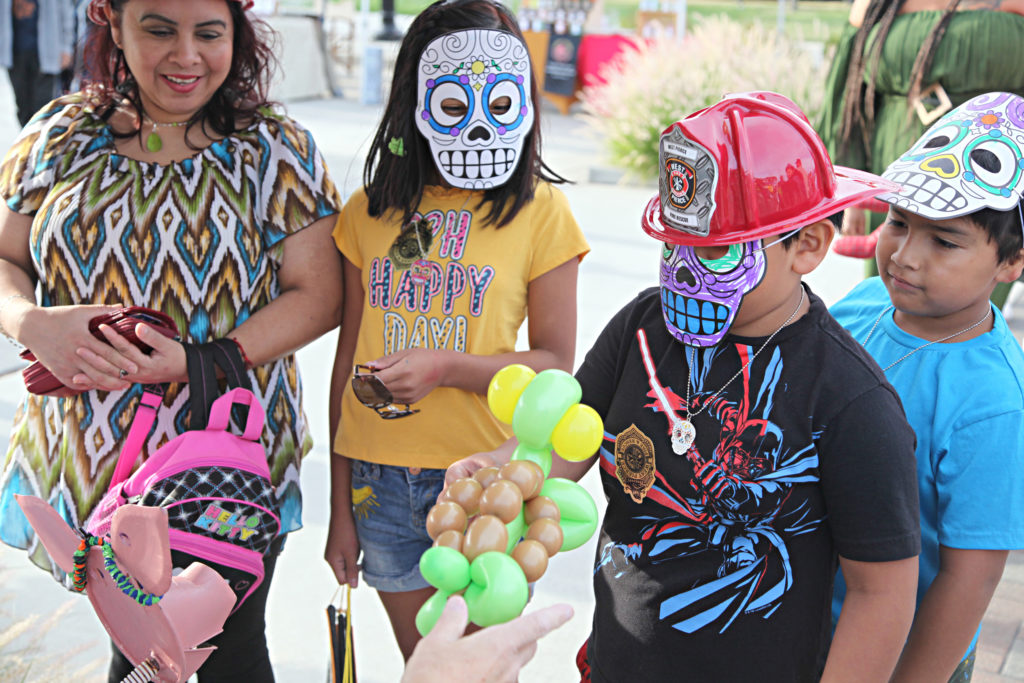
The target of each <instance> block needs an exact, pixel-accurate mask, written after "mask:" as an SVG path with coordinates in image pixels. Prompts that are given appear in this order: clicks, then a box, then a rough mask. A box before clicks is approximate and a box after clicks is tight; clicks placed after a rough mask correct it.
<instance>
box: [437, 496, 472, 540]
mask: <svg viewBox="0 0 1024 683" xmlns="http://www.w3.org/2000/svg"><path fill="white" fill-rule="evenodd" d="M466 520H467V517H466V511H465V510H463V509H462V507H461V506H460V505H459V504H458V503H453V502H451V501H447V502H444V503H438V504H437V505H435V506H434V507H432V508H430V512H428V513H427V535H429V536H430V538H432V539H434V540H437V537H438V535H439V534H440V533H441V532H442V531H448V530H450V529H451V530H454V531H458V532H459V533H460V534H461V533H462V532H463V531H465V530H466Z"/></svg>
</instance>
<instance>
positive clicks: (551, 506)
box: [523, 496, 562, 526]
mask: <svg viewBox="0 0 1024 683" xmlns="http://www.w3.org/2000/svg"><path fill="white" fill-rule="evenodd" d="M523 514H524V516H525V518H526V526H530V525H531V524H533V523H534V522H535V521H537V520H538V519H553V520H555V521H556V522H557V521H559V520H561V519H562V513H561V511H560V510H559V509H558V503H556V502H555V501H554V500H552V499H551V498H548V497H547V496H537V497H536V498H534V499H533V500H531V501H530V502H528V503H527V504H526V509H525V510H523Z"/></svg>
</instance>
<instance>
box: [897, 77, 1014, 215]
mask: <svg viewBox="0 0 1024 683" xmlns="http://www.w3.org/2000/svg"><path fill="white" fill-rule="evenodd" d="M1022 147H1024V99H1022V98H1020V97H1018V96H1017V95H1011V94H1010V93H988V94H985V95H979V96H978V97H975V98H973V99H970V100H968V101H967V102H964V103H963V104H962V105H960V106H959V107H957V108H956V109H954V110H953V111H951V112H949V113H948V114H946V115H945V116H943V117H942V118H941V119H939V120H938V122H937V123H935V125H933V126H932V127H931V128H929V129H928V131H927V132H925V134H924V135H922V136H921V138H920V139H919V140H918V141H917V142H916V143H915V144H914V146H913V147H911V148H910V150H909V151H908V152H907V153H906V154H904V155H903V156H901V157H900V158H899V159H897V160H896V161H894V162H893V163H892V164H890V165H889V168H887V169H886V171H885V173H884V174H882V177H883V178H886V179H888V180H892V181H894V182H897V183H899V184H900V185H901V186H902V189H901V190H900V191H899V192H891V193H887V194H883V195H881V196H880V197H879V199H881V200H882V201H885V202H888V203H890V204H894V205H896V206H899V207H903V208H906V209H907V210H908V211H911V212H913V213H916V214H918V215H921V216H924V217H925V218H930V219H932V220H945V219H947V218H956V217H957V216H964V215H966V214H970V213H974V212H975V211H977V210H979V209H983V208H990V209H996V210H999V211H1007V210H1009V209H1013V208H1016V206H1017V204H1018V202H1020V199H1021V193H1022V192H1024V153H1022V151H1021V149H1022Z"/></svg>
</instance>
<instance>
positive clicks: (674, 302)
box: [661, 289, 729, 335]
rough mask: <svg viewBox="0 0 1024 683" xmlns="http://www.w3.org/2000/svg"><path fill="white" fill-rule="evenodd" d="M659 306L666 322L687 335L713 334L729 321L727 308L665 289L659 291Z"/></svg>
mask: <svg viewBox="0 0 1024 683" xmlns="http://www.w3.org/2000/svg"><path fill="white" fill-rule="evenodd" d="M661 304H662V310H663V311H664V312H665V317H666V318H668V321H669V322H670V323H671V324H673V325H674V326H675V327H677V328H679V329H680V330H685V331H686V332H688V333H689V334H701V335H710V334H715V333H716V332H718V331H720V330H721V329H722V328H723V327H725V323H726V322H727V321H728V320H729V307H728V306H724V305H722V304H720V303H716V302H714V301H704V300H701V299H694V298H691V297H688V296H683V295H682V294H677V293H675V292H670V291H668V290H665V289H662V290H661Z"/></svg>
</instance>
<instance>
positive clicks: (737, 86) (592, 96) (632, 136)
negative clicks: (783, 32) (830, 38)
mask: <svg viewBox="0 0 1024 683" xmlns="http://www.w3.org/2000/svg"><path fill="white" fill-rule="evenodd" d="M822 31H824V28H823V29H822ZM813 33H814V34H815V35H819V34H820V35H824V33H821V32H819V31H817V30H815V31H814V32H813ZM815 50H817V54H815ZM830 53H831V50H829V53H828V54H826V53H825V51H824V49H823V47H822V45H821V43H810V42H807V41H805V40H804V39H803V36H801V35H799V34H797V35H796V37H795V38H792V37H791V38H786V37H780V36H779V35H778V34H777V33H776V31H775V28H774V27H767V26H765V25H763V24H760V23H753V24H749V25H745V26H744V25H741V24H739V23H737V22H735V21H732V20H730V19H728V18H727V17H725V16H714V17H708V18H705V19H703V20H702V21H701V22H700V23H698V24H697V25H695V26H694V27H693V28H692V30H691V31H690V32H689V33H688V34H687V36H686V39H685V40H684V41H683V42H682V43H679V42H677V41H675V40H674V39H671V38H668V37H664V36H662V37H657V38H654V39H651V40H648V41H640V42H639V44H638V46H637V49H636V50H624V51H623V52H622V53H620V54H619V56H618V57H617V58H616V59H615V60H613V61H612V62H610V63H609V64H608V65H607V66H605V68H604V69H603V70H602V72H601V76H602V77H603V78H604V79H605V83H604V84H603V85H599V86H591V87H588V88H586V89H584V91H583V94H582V100H583V108H584V112H585V115H586V117H587V119H588V120H589V122H590V124H591V126H592V127H593V128H594V129H595V131H596V133H597V135H598V137H599V138H600V139H601V140H602V141H603V142H604V144H605V146H606V148H607V151H608V155H609V160H610V161H611V162H612V163H613V164H614V165H615V166H618V167H619V168H622V169H623V170H625V171H626V172H627V173H629V174H630V175H633V176H635V177H638V178H644V179H648V178H652V177H657V174H658V138H659V137H660V135H661V131H663V130H664V129H665V128H667V127H668V126H669V125H670V124H671V123H672V122H674V121H677V120H679V119H681V118H684V117H685V116H686V115H688V114H691V113H693V112H695V111H697V110H698V109H702V108H704V107H708V106H710V105H712V104H714V103H715V102H718V101H719V100H720V99H721V98H722V96H723V95H725V94H727V93H735V92H744V91H749V90H773V91H775V92H778V93H781V94H783V95H786V96H787V97H789V98H790V99H792V100H793V101H794V102H796V103H797V104H798V105H799V106H800V107H801V108H802V109H803V110H804V113H806V114H807V117H808V118H809V119H810V120H811V121H814V120H815V118H816V116H817V113H818V111H819V109H820V108H821V103H822V87H823V85H824V83H825V76H826V74H827V72H828V65H829V62H830V61H831V54H830Z"/></svg>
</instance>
